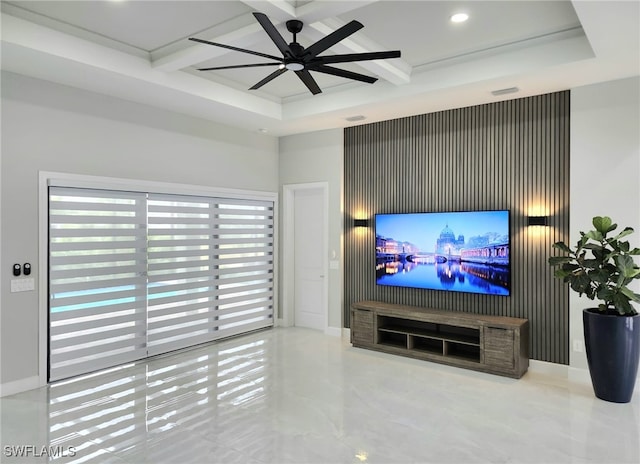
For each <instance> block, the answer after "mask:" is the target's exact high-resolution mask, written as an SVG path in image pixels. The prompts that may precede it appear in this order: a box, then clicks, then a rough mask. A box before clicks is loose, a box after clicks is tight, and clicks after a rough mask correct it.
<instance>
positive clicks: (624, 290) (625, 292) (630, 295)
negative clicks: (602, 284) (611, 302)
mask: <svg viewBox="0 0 640 464" xmlns="http://www.w3.org/2000/svg"><path fill="white" fill-rule="evenodd" d="M620 293H622V294H623V295H624V296H626V297H627V298H629V299H630V300H631V301H637V302H639V303H640V295H638V294H637V293H634V292H632V291H631V290H630V289H628V288H627V287H622V288H621V289H620Z"/></svg>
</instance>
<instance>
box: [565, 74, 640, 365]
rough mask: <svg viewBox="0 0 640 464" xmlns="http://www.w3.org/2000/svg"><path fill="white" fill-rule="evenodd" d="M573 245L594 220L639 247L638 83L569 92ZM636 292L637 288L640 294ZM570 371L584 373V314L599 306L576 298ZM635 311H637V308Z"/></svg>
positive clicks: (572, 305)
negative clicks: (608, 221)
mask: <svg viewBox="0 0 640 464" xmlns="http://www.w3.org/2000/svg"><path fill="white" fill-rule="evenodd" d="M570 165H571V176H570V182H571V186H570V189H571V190H570V192H571V205H570V208H571V209H570V242H571V243H572V244H573V243H575V242H576V241H577V240H578V238H579V237H580V235H579V232H580V231H587V230H590V229H592V228H593V226H592V224H591V219H592V218H593V217H594V216H610V217H611V218H612V219H613V220H614V222H617V223H618V225H619V226H620V227H621V228H623V227H626V226H631V227H633V228H634V229H635V230H636V234H634V235H631V236H630V237H629V241H630V242H631V245H633V246H640V78H639V77H635V78H630V79H624V80H619V81H612V82H605V83H602V84H597V85H590V86H585V87H579V88H576V89H573V90H572V91H571V161H570ZM636 291H637V288H636ZM569 301H570V305H569V310H570V319H569V326H570V340H572V346H571V347H570V350H571V351H570V366H571V367H575V368H581V369H586V367H587V360H586V355H585V353H584V352H576V351H573V349H572V348H573V340H578V341H579V342H582V343H584V335H583V332H582V310H583V309H584V308H587V307H592V306H596V304H594V303H595V302H593V301H590V300H588V299H587V298H585V297H582V298H580V297H579V296H578V295H577V294H576V293H575V292H571V297H570V300H569ZM636 309H637V306H636Z"/></svg>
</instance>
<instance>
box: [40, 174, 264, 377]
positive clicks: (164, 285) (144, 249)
mask: <svg viewBox="0 0 640 464" xmlns="http://www.w3.org/2000/svg"><path fill="white" fill-rule="evenodd" d="M273 214H274V210H273V202H272V201H261V200H252V199H234V198H211V197H200V196H178V195H167V194H154V193H137V192H120V191H109V190H90V189H76V188H60V187H50V190H49V234H50V238H49V248H50V252H49V331H50V334H49V379H50V380H58V379H62V378H66V377H70V376H74V375H78V374H82V373H86V372H90V371H93V370H97V369H101V368H105V367H109V366H114V365H117V364H121V363H124V362H128V361H132V360H136V359H140V358H143V357H145V356H150V355H155V354H160V353H166V352H168V351H172V350H176V349H179V348H184V347H188V346H192V345H196V344H199V343H204V342H208V341H212V340H216V339H219V338H223V337H227V336H231V335H236V334H239V333H244V332H248V331H251V330H255V329H258V328H263V327H267V326H271V325H273V293H274V278H273V267H274V261H273V254H274V230H273V222H274V216H273Z"/></svg>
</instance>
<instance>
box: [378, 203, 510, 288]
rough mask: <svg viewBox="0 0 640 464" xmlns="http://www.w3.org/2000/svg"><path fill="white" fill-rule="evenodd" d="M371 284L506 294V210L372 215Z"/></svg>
mask: <svg viewBox="0 0 640 464" xmlns="http://www.w3.org/2000/svg"><path fill="white" fill-rule="evenodd" d="M376 282H377V283H378V284H379V285H389V286H395V287H414V288H425V289H432V290H451V291H457V292H471V293H483V294H490V295H509V289H510V266H509V212H508V211H469V212H450V213H413V214H378V215H376Z"/></svg>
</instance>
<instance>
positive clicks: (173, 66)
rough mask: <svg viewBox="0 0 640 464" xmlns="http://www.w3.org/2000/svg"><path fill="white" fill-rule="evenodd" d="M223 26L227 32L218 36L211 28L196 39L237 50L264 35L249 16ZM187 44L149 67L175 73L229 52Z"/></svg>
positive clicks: (202, 45) (251, 16)
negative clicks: (232, 47) (230, 46)
mask: <svg viewBox="0 0 640 464" xmlns="http://www.w3.org/2000/svg"><path fill="white" fill-rule="evenodd" d="M224 26H225V30H226V31H229V32H225V33H222V34H220V33H216V31H215V30H214V29H216V28H213V29H211V30H208V31H203V32H201V33H198V34H197V37H198V38H199V39H203V40H208V41H209V42H218V43H222V44H225V45H233V46H235V47H239V48H247V47H249V46H251V45H252V44H254V43H256V41H259V40H260V38H261V37H262V36H260V34H264V30H263V29H262V27H261V26H260V24H259V23H258V22H257V21H256V20H255V18H254V17H253V15H251V14H246V15H242V16H239V17H237V18H234V19H232V20H230V21H227V22H226V23H225V25H224ZM189 43H191V44H192V45H190V46H189V47H187V48H184V49H181V50H178V51H175V52H173V53H169V54H167V55H165V56H162V57H160V58H157V59H155V60H153V61H152V63H151V65H152V66H153V67H154V68H155V69H158V70H160V71H165V72H171V71H177V70H179V69H184V68H187V67H189V66H193V65H195V64H198V63H202V62H204V61H207V60H210V59H212V58H216V57H218V56H222V55H224V54H226V53H229V51H230V50H228V49H225V48H221V47H215V46H213V45H205V44H201V43H194V42H189ZM161 53H162V51H159V53H155V52H154V55H156V54H161Z"/></svg>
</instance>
